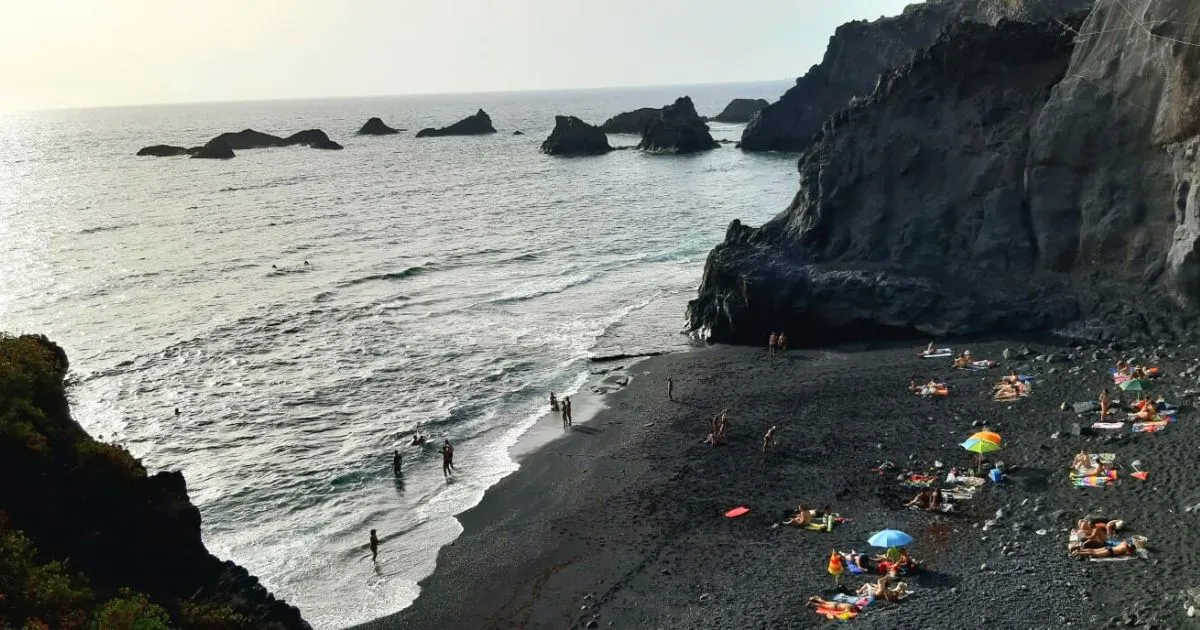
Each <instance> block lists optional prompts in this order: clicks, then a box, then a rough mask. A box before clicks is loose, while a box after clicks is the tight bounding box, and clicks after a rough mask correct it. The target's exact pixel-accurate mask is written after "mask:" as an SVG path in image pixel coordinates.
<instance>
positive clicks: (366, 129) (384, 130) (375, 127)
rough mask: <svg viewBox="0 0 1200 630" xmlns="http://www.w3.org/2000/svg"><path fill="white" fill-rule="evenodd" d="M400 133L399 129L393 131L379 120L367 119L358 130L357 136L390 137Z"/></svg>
mask: <svg viewBox="0 0 1200 630" xmlns="http://www.w3.org/2000/svg"><path fill="white" fill-rule="evenodd" d="M398 133H400V130H399V129H393V128H391V127H389V126H387V125H386V124H384V122H383V120H382V119H380V118H369V119H367V122H365V123H363V126H362V127H360V128H359V130H358V135H360V136H390V135H394V134H398Z"/></svg>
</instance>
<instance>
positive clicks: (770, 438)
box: [762, 425, 775, 455]
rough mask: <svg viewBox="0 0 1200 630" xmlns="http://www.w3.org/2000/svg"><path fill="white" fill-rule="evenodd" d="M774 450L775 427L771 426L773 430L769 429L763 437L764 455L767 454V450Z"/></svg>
mask: <svg viewBox="0 0 1200 630" xmlns="http://www.w3.org/2000/svg"><path fill="white" fill-rule="evenodd" d="M774 448H775V425H771V428H770V429H767V434H766V435H764V436H763V448H762V452H763V455H766V454H767V449H774Z"/></svg>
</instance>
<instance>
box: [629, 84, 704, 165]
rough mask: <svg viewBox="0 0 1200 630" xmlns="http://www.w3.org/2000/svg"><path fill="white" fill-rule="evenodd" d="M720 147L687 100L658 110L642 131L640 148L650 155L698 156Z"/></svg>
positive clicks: (686, 98)
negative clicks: (690, 154) (686, 154)
mask: <svg viewBox="0 0 1200 630" xmlns="http://www.w3.org/2000/svg"><path fill="white" fill-rule="evenodd" d="M719 146H721V145H720V144H718V143H717V141H715V140H713V137H712V134H710V133H709V131H708V125H707V124H706V123H705V122H704V119H703V118H701V117H700V115H699V114H697V113H696V106H695V105H693V104H692V99H691V98H690V97H687V96H683V97H680V98H678V99H675V102H674V103H672V104H670V105H667V106H665V107H663V108H662V109H661V110H659V112H658V115H657V116H656V117H655V118H654V119H652V120H650V121H649V122H648V123H647V124H646V126H645V127H644V128H643V129H642V141H641V142H639V143H638V145H637V148H639V149H641V150H643V151H649V152H651V153H699V152H701V151H708V150H709V149H715V148H717V147H719Z"/></svg>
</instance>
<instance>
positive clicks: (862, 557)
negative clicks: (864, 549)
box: [838, 549, 875, 573]
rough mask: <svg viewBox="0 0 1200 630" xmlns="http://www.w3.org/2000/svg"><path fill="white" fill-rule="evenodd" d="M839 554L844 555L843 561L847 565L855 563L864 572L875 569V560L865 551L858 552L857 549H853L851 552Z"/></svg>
mask: <svg viewBox="0 0 1200 630" xmlns="http://www.w3.org/2000/svg"><path fill="white" fill-rule="evenodd" d="M838 555H840V556H841V557H842V562H843V563H844V564H846V565H847V566H849V565H853V566H855V567H858V569H859V570H860V571H862V572H863V573H870V572H871V571H873V570H874V567H875V563H874V561H872V560H871V557H870V556H868V555H867V554H865V553H858V552H857V551H855V550H853V549H851V550H850V553H839V554H838Z"/></svg>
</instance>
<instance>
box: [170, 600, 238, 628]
mask: <svg viewBox="0 0 1200 630" xmlns="http://www.w3.org/2000/svg"><path fill="white" fill-rule="evenodd" d="M179 627H180V628H182V630H253V628H254V625H253V624H251V623H250V620H249V619H248V618H246V617H245V616H244V615H241V614H239V613H237V612H235V611H234V610H233V608H232V607H230V606H229V605H228V604H220V603H217V602H193V601H190V600H189V601H184V602H181V603H180V606H179Z"/></svg>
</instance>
